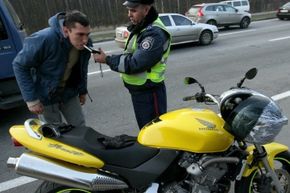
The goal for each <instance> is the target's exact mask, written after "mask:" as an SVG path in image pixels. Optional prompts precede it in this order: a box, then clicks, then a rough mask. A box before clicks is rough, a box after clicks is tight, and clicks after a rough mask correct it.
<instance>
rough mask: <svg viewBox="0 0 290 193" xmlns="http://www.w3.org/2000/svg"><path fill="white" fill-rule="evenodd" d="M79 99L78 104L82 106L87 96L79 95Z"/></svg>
mask: <svg viewBox="0 0 290 193" xmlns="http://www.w3.org/2000/svg"><path fill="white" fill-rule="evenodd" d="M79 99H80V104H81V105H84V104H85V103H86V100H87V95H85V94H83V95H80V96H79Z"/></svg>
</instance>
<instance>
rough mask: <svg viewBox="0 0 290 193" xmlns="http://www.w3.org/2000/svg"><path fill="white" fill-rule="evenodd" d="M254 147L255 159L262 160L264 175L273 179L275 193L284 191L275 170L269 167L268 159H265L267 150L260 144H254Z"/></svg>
mask: <svg viewBox="0 0 290 193" xmlns="http://www.w3.org/2000/svg"><path fill="white" fill-rule="evenodd" d="M255 147H256V150H257V151H256V152H255V154H256V155H255V157H256V158H257V159H258V160H257V161H262V163H263V165H264V167H265V170H266V176H267V177H270V178H271V179H272V180H273V181H272V183H273V185H274V187H275V189H276V191H277V193H284V191H283V189H282V186H281V184H280V181H279V179H278V176H277V175H276V173H275V171H274V170H273V169H272V168H271V166H270V164H269V161H268V159H267V152H266V150H265V148H264V147H263V146H261V145H257V144H255Z"/></svg>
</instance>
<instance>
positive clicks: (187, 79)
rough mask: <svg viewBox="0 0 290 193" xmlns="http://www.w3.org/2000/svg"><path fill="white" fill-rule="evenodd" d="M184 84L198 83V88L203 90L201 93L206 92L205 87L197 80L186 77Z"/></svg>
mask: <svg viewBox="0 0 290 193" xmlns="http://www.w3.org/2000/svg"><path fill="white" fill-rule="evenodd" d="M184 83H185V84H195V83H197V84H198V86H199V87H200V88H201V92H203V93H204V92H205V90H204V87H203V86H202V85H201V84H200V83H199V82H198V81H197V80H196V79H194V78H192V77H185V78H184Z"/></svg>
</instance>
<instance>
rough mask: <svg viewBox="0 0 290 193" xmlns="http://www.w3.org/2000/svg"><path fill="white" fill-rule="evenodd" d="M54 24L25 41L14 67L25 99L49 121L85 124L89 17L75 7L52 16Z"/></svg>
mask: <svg viewBox="0 0 290 193" xmlns="http://www.w3.org/2000/svg"><path fill="white" fill-rule="evenodd" d="M49 25H50V27H48V28H45V29H43V30H40V31H38V32H36V33H34V34H32V35H30V36H29V37H27V38H26V39H25V41H24V45H23V49H22V50H21V51H20V52H19V53H18V55H17V56H16V58H15V59H14V61H13V69H14V72H15V76H16V79H17V82H18V85H19V87H20V90H21V93H22V96H23V99H24V101H25V102H26V103H27V106H28V108H29V110H30V111H31V112H32V113H35V114H38V115H39V118H40V120H42V121H43V122H46V123H60V122H62V118H61V117H62V116H63V117H64V118H65V119H66V122H67V123H69V124H72V125H76V126H83V125H85V118H84V115H83V112H82V107H81V105H83V104H85V101H86V95H87V92H88V91H87V71H88V61H89V58H90V56H91V54H90V52H88V51H87V50H85V49H84V45H88V46H92V43H91V40H90V39H89V37H88V36H89V34H90V31H91V28H90V24H89V20H88V18H87V16H86V15H84V14H83V13H81V12H79V11H77V10H74V11H69V12H66V13H58V14H56V15H55V16H53V17H51V18H50V19H49Z"/></svg>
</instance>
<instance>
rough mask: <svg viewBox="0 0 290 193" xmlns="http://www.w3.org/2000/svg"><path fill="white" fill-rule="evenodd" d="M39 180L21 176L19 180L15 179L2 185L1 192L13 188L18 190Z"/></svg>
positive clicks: (0, 184)
mask: <svg viewBox="0 0 290 193" xmlns="http://www.w3.org/2000/svg"><path fill="white" fill-rule="evenodd" d="M36 180H37V179H35V178H30V177H26V176H21V177H19V178H15V179H12V180H9V181H6V182H2V183H0V192H4V191H6V190H10V189H12V188H16V187H18V186H22V185H24V184H28V183H31V182H34V181H36Z"/></svg>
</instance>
